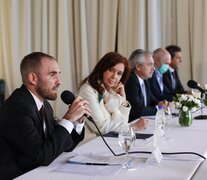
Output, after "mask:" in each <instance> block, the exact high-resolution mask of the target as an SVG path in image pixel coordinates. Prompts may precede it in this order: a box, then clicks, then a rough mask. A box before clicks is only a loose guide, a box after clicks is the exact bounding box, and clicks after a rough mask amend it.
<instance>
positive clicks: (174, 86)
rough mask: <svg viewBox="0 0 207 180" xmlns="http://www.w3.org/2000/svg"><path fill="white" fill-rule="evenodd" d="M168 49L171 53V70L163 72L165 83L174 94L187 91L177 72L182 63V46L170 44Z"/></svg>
mask: <svg viewBox="0 0 207 180" xmlns="http://www.w3.org/2000/svg"><path fill="white" fill-rule="evenodd" d="M166 50H167V51H168V52H169V53H170V56H171V63H170V67H169V70H168V71H167V72H166V73H164V74H163V81H164V84H165V85H166V86H167V88H168V89H169V90H170V91H171V92H172V94H173V95H174V96H175V94H177V93H179V94H182V93H186V92H187V91H185V90H184V88H183V85H182V84H181V81H180V79H179V76H178V73H177V69H178V68H179V67H180V65H181V63H182V54H181V48H180V47H179V46H176V45H170V46H167V47H166Z"/></svg>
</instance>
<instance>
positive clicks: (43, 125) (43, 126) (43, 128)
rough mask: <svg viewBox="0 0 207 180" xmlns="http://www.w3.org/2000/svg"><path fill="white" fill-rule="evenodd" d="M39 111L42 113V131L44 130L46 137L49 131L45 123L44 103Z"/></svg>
mask: <svg viewBox="0 0 207 180" xmlns="http://www.w3.org/2000/svg"><path fill="white" fill-rule="evenodd" d="M39 113H40V117H41V122H40V123H41V125H42V131H43V134H44V136H45V138H46V135H47V131H46V124H45V108H44V106H43V105H42V107H41V109H40V111H39Z"/></svg>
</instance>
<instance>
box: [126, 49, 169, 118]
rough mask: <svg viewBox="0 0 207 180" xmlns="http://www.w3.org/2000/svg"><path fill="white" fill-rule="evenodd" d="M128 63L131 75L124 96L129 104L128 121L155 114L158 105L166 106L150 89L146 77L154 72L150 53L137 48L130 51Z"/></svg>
mask: <svg viewBox="0 0 207 180" xmlns="http://www.w3.org/2000/svg"><path fill="white" fill-rule="evenodd" d="M129 63H130V65H131V69H132V72H131V75H130V77H129V80H128V81H127V83H126V86H125V91H126V98H127V100H128V101H129V103H130V104H131V111H130V115H129V122H131V121H133V120H135V119H137V118H139V117H141V116H148V115H155V114H156V112H157V109H158V105H162V106H166V105H167V104H166V102H164V101H163V102H162V101H161V102H159V101H158V100H157V99H156V98H155V97H154V96H153V95H152V92H151V90H150V85H149V82H148V80H147V79H148V78H150V77H151V76H152V74H153V72H154V60H153V58H152V53H151V52H148V51H145V50H142V49H137V50H135V51H133V52H132V54H131V56H130V58H129Z"/></svg>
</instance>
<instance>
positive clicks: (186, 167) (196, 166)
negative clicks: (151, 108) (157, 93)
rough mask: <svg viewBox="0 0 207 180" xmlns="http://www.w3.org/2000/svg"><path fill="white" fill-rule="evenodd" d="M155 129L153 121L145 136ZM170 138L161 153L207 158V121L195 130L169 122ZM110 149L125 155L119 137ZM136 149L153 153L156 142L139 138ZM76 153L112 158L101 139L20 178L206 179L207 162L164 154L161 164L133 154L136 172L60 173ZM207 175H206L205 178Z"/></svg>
mask: <svg viewBox="0 0 207 180" xmlns="http://www.w3.org/2000/svg"><path fill="white" fill-rule="evenodd" d="M153 130H154V120H150V123H149V127H148V128H147V129H145V130H142V131H141V132H142V133H152V132H153ZM167 137H168V138H169V137H170V138H172V139H173V140H168V141H166V142H164V143H163V144H162V145H161V147H160V150H161V151H162V152H178V151H180V152H183V151H190V152H196V153H199V154H201V155H203V156H205V157H207V141H206V138H207V120H194V121H193V124H192V126H191V127H181V126H180V125H179V124H178V119H177V118H174V119H171V120H170V121H169V129H168V131H167ZM105 139H106V141H107V142H108V144H109V145H110V147H111V148H112V149H113V150H114V151H115V152H116V153H121V152H123V151H122V150H121V148H120V147H119V145H118V142H117V138H105ZM133 150H136V151H139V150H144V151H152V150H153V141H146V140H143V139H137V140H136V145H135V147H134V148H133ZM74 153H78V154H87V153H95V154H97V155H111V156H113V155H112V154H111V152H110V151H109V150H108V149H107V147H106V146H105V144H104V142H103V141H102V140H101V138H96V139H94V140H92V141H90V142H88V143H87V144H84V145H82V146H79V147H77V148H76V149H75V150H74V151H73V152H72V153H63V154H62V155H61V156H59V157H58V158H57V159H56V160H55V161H54V162H53V163H51V164H50V165H49V166H46V167H39V168H36V169H34V170H32V171H30V172H28V173H26V174H24V175H22V176H20V177H18V178H16V179H17V180H25V179H30V180H33V179H34V180H37V179H38V180H56V179H57V180H61V179H72V180H116V179H118V180H122V179H123V180H127V179H128V180H137V179H144V180H148V179H149V180H151V179H153V180H166V179H167V180H174V179H175V180H177V179H181V180H187V179H193V180H202V179H205V178H206V175H205V173H206V172H207V170H206V168H207V163H206V161H204V160H203V159H202V158H200V157H199V156H196V155H189V154H187V155H163V157H164V158H163V160H162V162H161V164H159V165H155V164H154V165H149V164H148V165H146V163H145V162H146V160H147V158H148V157H149V154H133V156H134V157H135V158H136V160H137V161H138V162H140V163H139V165H138V168H137V169H136V170H135V171H126V170H123V169H122V170H121V171H120V172H118V173H117V174H115V175H111V176H87V175H81V174H71V173H63V172H59V171H56V169H57V168H58V167H60V166H62V165H64V164H65V162H66V161H67V160H68V159H69V157H70V156H71V155H73V154H74ZM204 175H205V176H204Z"/></svg>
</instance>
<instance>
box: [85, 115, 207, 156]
mask: <svg viewBox="0 0 207 180" xmlns="http://www.w3.org/2000/svg"><path fill="white" fill-rule="evenodd" d="M88 120H89V121H91V122H92V123H93V124H94V125H95V127H96V129H97V131H98V133H99V135H100V136H101V138H102V140H103V141H104V143H105V145H106V146H107V147H108V149H109V150H110V151H111V153H112V154H113V155H114V156H123V155H125V154H126V153H120V154H116V153H115V152H114V151H113V150H112V149H111V147H110V146H109V145H108V143H107V142H106V140H105V139H104V137H103V135H102V133H101V132H100V130H99V128H98V126H97V124H96V123H95V121H94V120H93V118H92V117H88ZM128 153H129V154H151V153H152V152H150V151H130V152H128ZM161 153H162V154H164V155H176V154H193V155H196V156H199V157H201V158H203V159H206V158H205V157H204V156H203V155H201V154H198V153H195V152H171V153H170V152H161Z"/></svg>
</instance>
